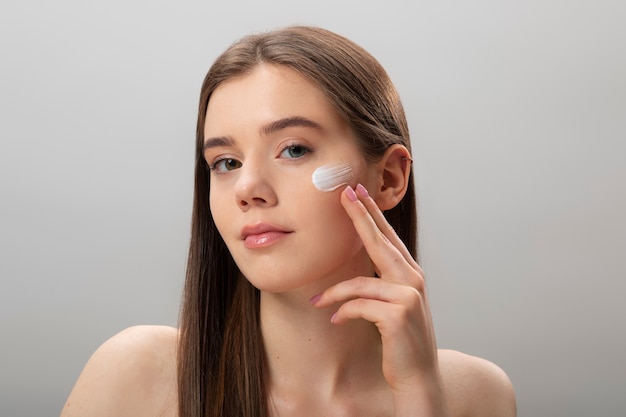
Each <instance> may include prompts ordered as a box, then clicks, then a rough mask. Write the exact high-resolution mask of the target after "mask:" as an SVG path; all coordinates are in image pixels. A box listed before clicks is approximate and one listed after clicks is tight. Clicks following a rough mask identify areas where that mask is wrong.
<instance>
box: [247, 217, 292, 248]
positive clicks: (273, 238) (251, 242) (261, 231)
mask: <svg viewBox="0 0 626 417" xmlns="http://www.w3.org/2000/svg"><path fill="white" fill-rule="evenodd" d="M290 233H292V231H290V230H287V229H285V228H282V227H280V226H275V225H272V224H269V223H263V222H259V223H256V224H254V225H250V226H244V227H243V228H242V229H241V233H240V237H241V240H243V242H244V246H245V247H246V248H249V249H254V248H265V247H268V246H271V245H273V244H274V243H276V242H278V241H280V240H282V239H283V238H284V237H286V236H287V235H289V234H290Z"/></svg>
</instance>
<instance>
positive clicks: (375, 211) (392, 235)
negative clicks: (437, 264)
mask: <svg viewBox="0 0 626 417" xmlns="http://www.w3.org/2000/svg"><path fill="white" fill-rule="evenodd" d="M355 191H356V193H357V196H358V197H359V199H360V200H361V202H362V203H363V205H364V206H365V208H366V209H367V211H368V213H369V214H370V216H371V217H372V219H373V220H374V223H375V224H376V227H378V229H379V230H380V231H381V232H382V233H383V234H384V235H385V237H386V238H387V239H388V240H389V242H391V244H392V245H393V246H395V247H396V249H398V250H399V251H400V253H401V254H402V256H403V257H404V259H405V260H406V261H407V262H408V263H409V264H410V265H411V266H412V267H414V268H416V269H418V270H419V271H420V273H421V272H422V270H421V268H420V266H419V265H418V263H417V262H416V261H415V259H414V258H413V256H412V255H411V253H410V252H409V250H408V249H407V247H406V245H405V244H404V242H403V241H402V239H400V237H399V236H398V234H397V233H396V231H395V229H394V228H393V227H391V225H390V224H389V222H388V221H387V219H386V218H385V215H384V214H383V212H382V211H381V210H380V208H378V205H377V204H376V202H375V201H374V199H372V197H370V195H369V193H368V192H367V189H366V188H365V187H364V186H363V185H361V184H358V185H357V186H356V190H355Z"/></svg>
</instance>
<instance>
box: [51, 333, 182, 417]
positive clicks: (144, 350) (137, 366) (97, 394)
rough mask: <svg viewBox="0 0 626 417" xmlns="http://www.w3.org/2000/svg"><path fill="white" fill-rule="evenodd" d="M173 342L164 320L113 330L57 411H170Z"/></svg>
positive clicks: (173, 405) (173, 402)
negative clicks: (159, 323)
mask: <svg viewBox="0 0 626 417" xmlns="http://www.w3.org/2000/svg"><path fill="white" fill-rule="evenodd" d="M177 342H178V330H177V329H175V328H172V327H167V326H135V327H129V328H128V329H126V330H123V331H121V332H120V333H118V334H116V335H115V336H113V337H112V338H110V339H109V340H107V341H106V342H105V343H103V344H102V345H101V346H100V347H99V348H98V349H97V350H96V351H95V352H94V354H93V355H92V356H91V358H90V359H89V361H88V362H87V364H86V365H85V367H84V369H83V371H82V373H81V374H80V377H79V378H78V380H77V381H76V384H75V385H74V388H73V389H72V392H71V393H70V395H69V397H68V399H67V402H66V403H65V406H64V407H63V411H62V412H61V416H62V417H73V416H93V417H97V416H119V417H123V416H144V415H146V416H148V415H150V416H162V417H165V416H175V415H176V414H177V412H178V410H177V407H178V406H177V394H176V348H177Z"/></svg>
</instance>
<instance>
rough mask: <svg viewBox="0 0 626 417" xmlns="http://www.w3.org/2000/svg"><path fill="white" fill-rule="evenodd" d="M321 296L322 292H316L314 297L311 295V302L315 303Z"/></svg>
mask: <svg viewBox="0 0 626 417" xmlns="http://www.w3.org/2000/svg"><path fill="white" fill-rule="evenodd" d="M320 298H322V294H315V295H314V296H313V297H311V299H310V300H309V303H311V304H315V303H317V302H318V301H319V300H320Z"/></svg>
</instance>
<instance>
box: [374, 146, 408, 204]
mask: <svg viewBox="0 0 626 417" xmlns="http://www.w3.org/2000/svg"><path fill="white" fill-rule="evenodd" d="M411 162H412V159H411V154H410V153H409V151H408V149H407V148H406V147H404V146H403V145H400V144H395V145H392V146H390V147H389V149H387V151H386V152H385V155H383V157H382V159H381V160H380V162H379V163H378V178H379V180H378V183H379V184H380V186H379V187H378V190H376V195H375V198H374V200H375V201H376V203H377V204H378V207H379V208H380V209H381V210H383V211H385V210H390V209H392V208H394V207H395V206H396V205H397V204H398V203H399V202H400V200H402V198H404V195H405V194H406V190H407V187H408V185H409V175H410V174H411Z"/></svg>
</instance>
